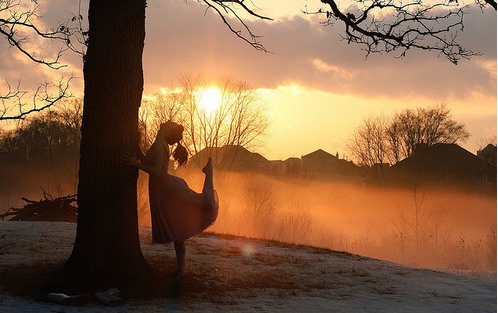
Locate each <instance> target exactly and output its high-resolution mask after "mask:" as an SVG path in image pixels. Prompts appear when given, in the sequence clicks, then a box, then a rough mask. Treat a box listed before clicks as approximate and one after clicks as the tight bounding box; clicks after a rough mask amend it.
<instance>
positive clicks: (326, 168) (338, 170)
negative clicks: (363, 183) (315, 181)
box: [301, 149, 360, 178]
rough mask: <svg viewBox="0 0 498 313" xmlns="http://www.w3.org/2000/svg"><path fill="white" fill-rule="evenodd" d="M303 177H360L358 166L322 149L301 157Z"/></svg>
mask: <svg viewBox="0 0 498 313" xmlns="http://www.w3.org/2000/svg"><path fill="white" fill-rule="evenodd" d="M301 175H302V176H303V177H306V178H347V177H349V178H353V177H359V175H360V171H359V168H358V166H356V165H355V164H354V163H353V162H350V161H346V160H344V159H340V158H339V154H338V153H337V154H336V155H332V154H330V153H328V152H326V151H324V150H322V149H318V150H316V151H314V152H311V153H309V154H306V155H304V156H302V157H301Z"/></svg>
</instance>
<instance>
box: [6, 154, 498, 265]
mask: <svg viewBox="0 0 498 313" xmlns="http://www.w3.org/2000/svg"><path fill="white" fill-rule="evenodd" d="M34 163H36V162H34ZM34 163H33V165H31V166H30V165H26V164H24V165H22V166H20V165H10V166H7V164H8V163H6V162H4V163H3V164H2V165H3V166H2V167H1V169H0V170H1V173H0V174H1V176H2V180H1V181H0V212H5V211H7V210H8V209H9V208H10V207H21V206H22V205H24V202H23V200H22V199H21V197H26V198H28V199H32V200H40V199H42V198H43V192H44V191H45V192H47V193H48V194H50V195H51V196H53V197H59V196H66V195H73V194H76V188H77V161H76V160H72V161H70V162H69V161H68V162H62V163H58V164H52V165H46V166H40V165H39V164H34ZM175 175H178V176H181V177H183V178H184V179H185V180H186V181H187V183H188V184H189V186H190V187H191V188H192V189H194V190H196V191H198V192H201V190H202V184H203V180H204V176H203V174H202V173H201V172H200V170H196V171H191V170H178V171H177V172H176V173H175ZM214 177H215V182H214V183H215V189H216V191H217V193H218V196H219V200H220V209H219V215H218V219H217V220H216V222H215V223H214V224H213V225H212V226H211V227H210V228H209V229H208V231H210V232H214V233H219V234H230V235H235V236H244V237H251V238H261V239H269V240H277V241H282V242H287V243H292V244H300V245H312V246H315V247H321V248H327V249H333V250H338V251H346V252H349V253H353V254H359V255H363V256H368V257H373V258H377V259H382V260H388V261H392V262H396V263H401V264H405V265H409V266H415V267H423V268H434V269H451V270H462V271H471V272H472V273H473V272H478V271H483V270H493V271H495V270H496V252H497V251H496V205H497V202H496V194H494V193H492V194H489V193H486V194H485V193H478V192H464V191H461V190H460V191H459V190H455V189H449V188H447V189H444V188H437V189H436V188H431V189H424V188H418V189H416V190H415V189H411V190H410V189H395V188H374V187H369V186H365V185H362V184H359V183H344V182H333V181H318V180H307V179H299V178H288V177H287V178H282V177H279V178H275V177H269V176H265V175H257V174H253V173H246V174H244V173H234V172H222V171H216V170H215V175H214ZM147 181H148V176H147V175H146V174H144V173H140V176H139V180H138V219H139V224H140V226H141V227H150V225H151V222H150V211H149V202H148V201H149V200H148V182H147Z"/></svg>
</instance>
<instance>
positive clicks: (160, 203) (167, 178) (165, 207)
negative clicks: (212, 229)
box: [149, 174, 218, 243]
mask: <svg viewBox="0 0 498 313" xmlns="http://www.w3.org/2000/svg"><path fill="white" fill-rule="evenodd" d="M149 201H150V212H151V220H152V241H153V242H154V243H167V242H172V241H182V240H186V239H188V238H190V237H192V236H195V235H197V234H199V233H201V232H202V231H204V230H205V229H206V228H208V227H209V226H210V225H211V224H213V223H214V221H215V220H216V218H217V216H218V197H217V194H216V191H214V193H213V194H210V193H206V194H205V193H197V192H195V191H193V190H192V189H190V187H189V186H188V185H187V183H186V182H185V181H184V180H183V179H181V178H180V177H177V176H173V175H169V174H163V175H161V176H153V175H150V178H149Z"/></svg>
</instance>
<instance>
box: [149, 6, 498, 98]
mask: <svg viewBox="0 0 498 313" xmlns="http://www.w3.org/2000/svg"><path fill="white" fill-rule="evenodd" d="M204 9H205V8H204V7H202V6H199V5H197V4H191V3H183V2H177V1H164V2H160V3H159V2H158V3H151V4H150V6H149V8H148V12H147V39H146V49H145V58H144V64H145V66H144V67H145V73H146V84H149V85H150V86H161V85H171V84H175V82H176V80H177V78H178V77H179V76H180V75H182V74H183V73H194V74H205V75H227V76H231V77H236V78H242V79H244V80H247V81H248V82H249V83H250V84H251V85H253V86H255V87H262V88H274V87H276V86H279V85H283V84H289V83H296V84H300V85H303V86H307V87H310V88H314V89H319V90H323V91H327V92H331V93H338V94H353V95H358V96H362V97H367V98H368V97H391V98H406V97H425V98H428V99H449V98H458V99H465V98H468V97H471V95H472V94H475V93H480V94H484V95H496V71H494V70H493V68H494V67H496V28H495V25H496V14H495V12H490V11H491V10H486V11H485V12H484V13H481V12H479V11H477V10H473V11H472V13H471V14H469V15H468V16H467V17H466V23H467V24H466V30H465V32H464V33H463V34H462V36H461V40H462V42H463V43H464V44H465V45H466V46H469V47H470V48H473V49H476V50H479V51H481V52H483V53H484V55H483V56H482V57H477V58H474V59H472V60H471V61H467V60H463V61H462V62H461V63H460V64H459V65H458V66H455V65H453V64H451V63H450V62H449V61H447V60H446V59H445V58H444V57H438V56H437V55H436V54H434V53H431V52H420V51H413V52H411V51H410V52H409V53H408V55H407V57H405V58H402V59H397V58H395V55H371V56H370V57H368V58H367V59H366V58H365V53H364V52H363V51H362V50H361V47H359V46H357V45H348V44H347V43H346V42H344V41H341V39H340V33H339V31H341V30H342V29H341V26H340V25H339V24H337V25H336V26H335V27H323V26H322V25H320V24H319V22H318V21H317V20H315V19H311V20H308V19H305V18H304V17H300V16H294V17H292V18H283V19H279V20H276V21H274V22H269V23H266V22H262V21H251V22H248V25H249V27H250V28H251V29H252V30H253V31H254V32H255V33H256V34H258V35H263V36H264V37H263V38H262V39H261V40H262V42H263V44H264V45H265V46H266V47H267V48H268V49H269V50H271V51H272V52H273V54H266V53H262V52H258V51H255V50H254V49H252V48H251V47H249V46H248V45H247V44H245V43H244V42H242V41H241V40H239V39H237V38H236V37H235V36H234V35H233V34H232V33H230V32H229V31H228V29H227V28H226V27H225V25H223V23H222V22H221V20H220V19H219V18H218V17H217V16H215V15H214V14H213V13H212V12H210V11H208V12H207V14H205V15H204V12H205V11H204ZM493 65H495V66H493ZM490 69H491V70H490ZM151 89H153V88H151Z"/></svg>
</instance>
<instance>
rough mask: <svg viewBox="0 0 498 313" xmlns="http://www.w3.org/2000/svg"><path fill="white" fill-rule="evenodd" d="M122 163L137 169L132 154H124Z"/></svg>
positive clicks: (136, 161) (136, 163)
mask: <svg viewBox="0 0 498 313" xmlns="http://www.w3.org/2000/svg"><path fill="white" fill-rule="evenodd" d="M124 162H125V164H126V165H130V166H135V167H138V163H139V162H138V160H137V158H136V157H134V156H133V155H132V154H125V156H124Z"/></svg>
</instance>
